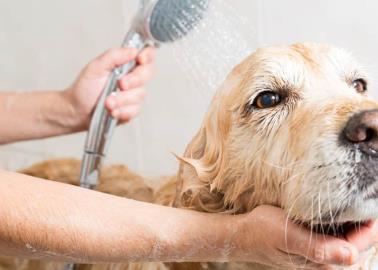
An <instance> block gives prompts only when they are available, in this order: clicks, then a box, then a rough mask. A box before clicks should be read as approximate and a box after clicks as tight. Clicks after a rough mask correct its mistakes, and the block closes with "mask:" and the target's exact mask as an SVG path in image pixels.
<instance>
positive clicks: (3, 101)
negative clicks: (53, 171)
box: [0, 48, 154, 144]
mask: <svg viewBox="0 0 378 270" xmlns="http://www.w3.org/2000/svg"><path fill="white" fill-rule="evenodd" d="M135 58H137V62H138V64H139V66H138V67H136V68H135V69H134V70H133V71H132V72H131V73H130V74H128V75H126V76H125V77H124V78H122V79H121V80H120V81H119V88H120V90H121V92H120V93H118V94H117V96H111V97H109V98H108V100H107V103H106V106H107V109H108V110H109V112H110V113H111V114H112V115H113V116H114V117H115V118H117V119H119V120H120V122H127V121H129V120H130V119H132V118H134V117H135V116H136V115H137V114H138V113H139V109H140V104H141V102H142V101H143V99H144V97H145V96H146V92H145V90H144V89H142V88H138V87H140V86H143V85H144V84H145V83H146V82H147V81H148V80H149V79H150V78H151V75H152V74H151V73H152V69H153V62H154V49H153V48H147V49H145V50H144V51H143V52H142V54H141V55H139V56H137V52H136V50H135V49H130V48H117V49H112V50H109V51H107V52H106V53H104V54H102V55H101V56H99V57H97V58H96V59H94V60H93V61H91V62H90V63H89V64H88V65H87V66H86V67H85V68H84V69H83V70H82V71H81V73H80V75H79V76H78V78H77V79H76V81H75V82H74V83H73V84H72V85H71V86H69V87H68V88H67V89H64V90H61V91H17V92H16V91H8V92H7V91H4V92H0V125H1V127H2V132H1V134H0V144H5V143H10V142H15V141H22V140H29V139H40V138H46V137H52V136H57V135H63V134H69V133H74V132H79V131H83V130H86V129H87V128H88V126H89V122H90V118H91V114H92V112H93V109H94V107H95V105H96V103H97V100H98V98H99V96H100V95H101V93H102V90H103V88H104V86H105V84H106V81H107V78H108V76H109V74H110V72H111V71H112V70H113V69H114V68H115V67H117V66H120V65H122V64H125V63H127V62H129V61H131V60H134V59H135Z"/></svg>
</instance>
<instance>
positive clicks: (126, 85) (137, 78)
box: [118, 64, 153, 91]
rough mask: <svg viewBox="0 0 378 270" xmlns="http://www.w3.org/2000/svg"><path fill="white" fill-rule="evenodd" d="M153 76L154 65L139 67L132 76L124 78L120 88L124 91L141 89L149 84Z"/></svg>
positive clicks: (120, 82)
mask: <svg viewBox="0 0 378 270" xmlns="http://www.w3.org/2000/svg"><path fill="white" fill-rule="evenodd" d="M152 75H153V64H148V65H144V66H137V67H136V68H135V69H134V70H133V71H132V72H131V73H130V74H128V75H126V76H125V77H123V78H122V79H121V80H120V81H119V82H118V84H119V88H120V89H121V90H123V91H126V90H129V89H133V88H137V87H141V86H142V85H144V84H145V83H147V82H148V81H149V80H150V79H151V77H152Z"/></svg>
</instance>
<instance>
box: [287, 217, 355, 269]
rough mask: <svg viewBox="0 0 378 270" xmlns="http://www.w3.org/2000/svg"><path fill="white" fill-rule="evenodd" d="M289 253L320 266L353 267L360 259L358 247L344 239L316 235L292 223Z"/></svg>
mask: <svg viewBox="0 0 378 270" xmlns="http://www.w3.org/2000/svg"><path fill="white" fill-rule="evenodd" d="M286 242H287V249H288V250H287V252H289V253H291V254H295V255H300V256H303V257H305V258H307V259H308V260H310V261H312V262H315V263H319V264H326V265H327V264H335V265H353V264H354V263H356V261H357V260H358V257H359V252H358V250H357V248H356V247H354V246H353V245H352V244H350V243H348V242H347V241H344V240H342V239H339V238H336V237H333V236H329V235H322V234H317V233H314V232H312V231H310V230H307V229H306V228H304V227H302V226H299V225H297V224H294V223H291V224H289V225H288V229H287V240H286Z"/></svg>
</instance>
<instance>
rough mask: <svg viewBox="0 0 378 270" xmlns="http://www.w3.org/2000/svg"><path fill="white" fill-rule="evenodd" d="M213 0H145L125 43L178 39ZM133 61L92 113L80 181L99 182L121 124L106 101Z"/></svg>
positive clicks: (116, 72)
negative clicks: (113, 115)
mask: <svg viewBox="0 0 378 270" xmlns="http://www.w3.org/2000/svg"><path fill="white" fill-rule="evenodd" d="M209 1H210V0H141V2H140V6H139V11H138V13H137V15H136V16H135V18H134V20H133V23H132V27H131V29H130V31H129V32H128V34H127V35H126V38H125V40H124V42H123V43H122V46H124V47H134V48H137V49H138V50H139V51H141V50H142V49H143V48H145V47H146V46H148V45H152V44H155V45H158V44H161V43H168V42H173V41H176V40H178V39H180V38H182V37H184V36H186V35H187V34H188V33H189V32H190V31H191V30H193V29H194V28H195V27H196V26H197V25H198V23H199V21H200V20H201V19H202V18H203V17H204V15H205V12H206V10H207V8H208V5H209ZM135 65H136V63H135V61H132V62H130V63H127V64H126V65H123V66H121V67H118V68H116V69H114V70H113V72H112V73H111V75H110V77H109V79H108V82H107V84H106V86H105V89H104V91H103V93H102V95H101V97H100V99H99V101H98V104H97V107H96V109H95V112H94V114H93V117H92V121H91V125H90V129H89V132H88V135H87V140H86V144H85V152H84V157H83V163H82V168H81V175H80V185H81V186H82V187H86V188H93V187H95V186H96V185H97V183H98V178H99V174H100V169H101V161H102V159H103V158H104V157H105V155H106V152H107V148H108V145H109V142H110V139H111V136H112V132H113V130H114V128H115V126H116V125H117V121H116V120H115V119H113V118H112V117H111V116H110V115H109V114H108V113H107V111H106V108H105V101H106V99H107V97H108V96H109V95H111V94H112V93H114V92H116V91H117V82H118V80H119V79H120V78H121V77H123V76H124V75H125V74H127V73H129V72H130V71H131V70H132V69H133V68H134V67H135Z"/></svg>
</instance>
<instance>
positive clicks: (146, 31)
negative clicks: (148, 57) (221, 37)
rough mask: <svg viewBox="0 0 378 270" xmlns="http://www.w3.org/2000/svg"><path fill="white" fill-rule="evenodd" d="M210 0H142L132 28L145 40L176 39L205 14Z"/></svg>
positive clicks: (188, 30)
mask: <svg viewBox="0 0 378 270" xmlns="http://www.w3.org/2000/svg"><path fill="white" fill-rule="evenodd" d="M209 1H210V0H142V1H141V5H140V10H139V12H138V14H137V16H136V18H135V19H134V23H133V28H134V30H135V31H136V32H138V33H139V34H141V35H142V36H143V38H144V39H145V40H149V41H153V42H155V43H166V42H173V41H176V40H178V39H180V38H182V37H184V36H186V35H187V34H188V33H189V32H190V31H191V30H193V29H194V28H195V27H196V26H197V25H198V23H199V22H200V21H201V20H202V18H203V17H204V15H205V11H206V10H207V8H208V6H209Z"/></svg>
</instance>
